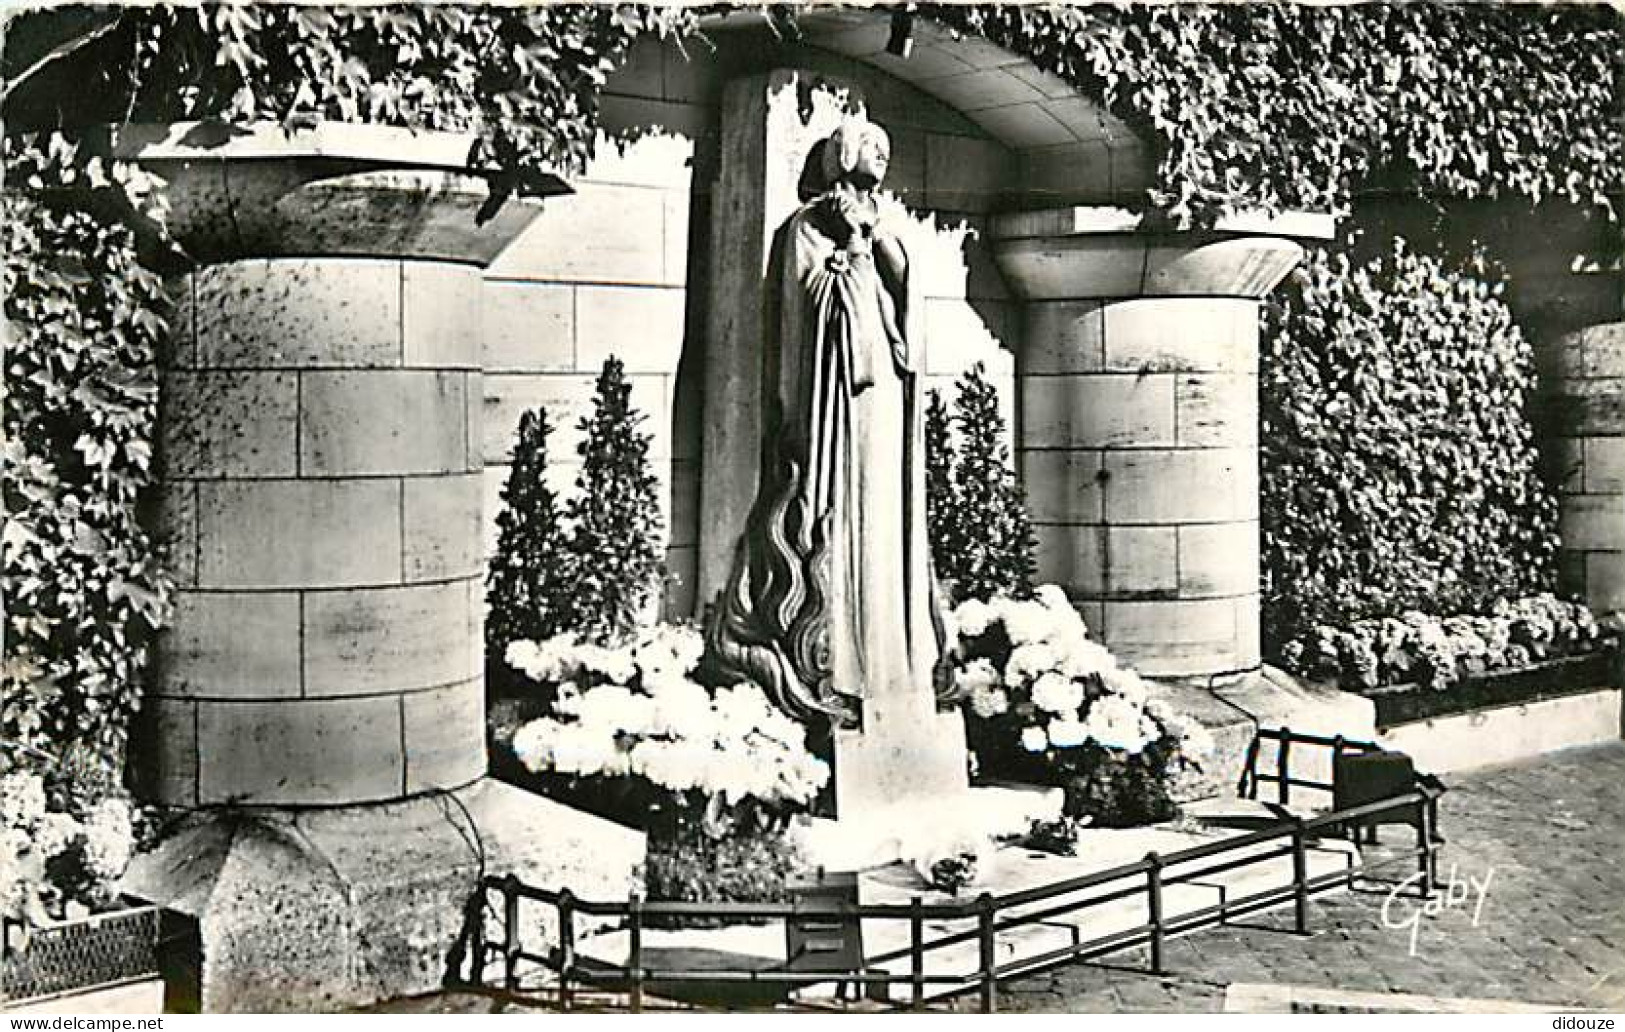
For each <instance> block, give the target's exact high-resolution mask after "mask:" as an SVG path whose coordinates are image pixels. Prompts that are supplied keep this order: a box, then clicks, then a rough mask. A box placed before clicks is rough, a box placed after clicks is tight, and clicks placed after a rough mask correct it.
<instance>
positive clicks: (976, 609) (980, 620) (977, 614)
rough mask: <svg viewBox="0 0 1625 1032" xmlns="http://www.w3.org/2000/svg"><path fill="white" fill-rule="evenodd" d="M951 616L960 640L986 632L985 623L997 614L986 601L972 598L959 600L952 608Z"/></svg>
mask: <svg viewBox="0 0 1625 1032" xmlns="http://www.w3.org/2000/svg"><path fill="white" fill-rule="evenodd" d="M953 616H954V624H955V625H956V626H957V627H958V628H959V634H960V638H961V640H963V639H965V638H976V637H980V636H981V635H983V634H986V633H987V625H988V624H989V623H990V622H992V621H993V620H994V619H996V618H997V614H996V613H994V611H993V610H992V609H991V608H990V607H989V606H988V604H987V603H986V602H982V601H980V600H978V599H974V598H972V599H966V600H965V601H964V602H961V603H960V604H959V606H958V608H956V609H955V610H954V614H953Z"/></svg>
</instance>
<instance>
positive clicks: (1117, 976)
mask: <svg viewBox="0 0 1625 1032" xmlns="http://www.w3.org/2000/svg"><path fill="white" fill-rule="evenodd" d="M1444 780H1445V782H1446V784H1447V785H1448V786H1449V787H1450V791H1449V792H1448V793H1447V794H1446V795H1445V797H1444V798H1443V799H1442V800H1441V802H1440V829H1441V830H1442V831H1443V833H1444V835H1445V836H1446V838H1447V839H1448V844H1447V845H1446V847H1445V851H1444V853H1443V857H1442V861H1441V864H1440V876H1441V877H1449V876H1450V875H1451V873H1452V869H1454V872H1455V876H1456V877H1457V878H1459V879H1462V880H1466V879H1467V878H1469V877H1471V878H1473V879H1476V880H1477V881H1478V882H1480V883H1482V882H1483V881H1484V879H1486V878H1488V879H1489V887H1488V890H1487V892H1486V893H1485V902H1484V905H1483V908H1482V911H1481V912H1480V913H1479V914H1478V923H1477V924H1476V926H1475V924H1474V920H1473V919H1474V912H1473V905H1472V903H1473V902H1474V901H1475V900H1476V896H1475V897H1474V898H1473V899H1470V900H1469V901H1468V902H1467V903H1465V904H1464V905H1461V906H1458V907H1455V908H1452V909H1446V910H1443V911H1441V912H1439V913H1437V914H1433V915H1427V916H1424V917H1422V918H1421V919H1420V928H1419V930H1418V933H1417V948H1416V954H1415V955H1414V956H1412V955H1411V952H1410V948H1411V943H1410V932H1409V930H1408V929H1406V928H1389V927H1384V925H1383V923H1382V916H1381V915H1382V907H1383V903H1384V901H1385V900H1386V899H1387V898H1388V895H1389V889H1388V888H1387V887H1385V886H1376V885H1371V886H1363V887H1361V888H1357V889H1356V890H1355V891H1353V892H1349V893H1343V894H1338V895H1332V896H1326V897H1320V898H1317V899H1316V900H1314V901H1313V902H1312V903H1311V904H1310V911H1309V917H1310V929H1311V933H1310V935H1309V936H1308V937H1303V936H1298V935H1295V934H1293V933H1292V932H1291V931H1290V930H1289V928H1290V924H1289V922H1290V916H1289V915H1288V914H1280V913H1277V914H1266V915H1260V916H1257V917H1253V918H1248V919H1247V920H1246V921H1245V922H1244V923H1243V924H1238V925H1230V926H1226V927H1221V928H1211V929H1207V930H1204V931H1200V932H1196V933H1193V934H1191V935H1188V936H1185V937H1183V938H1180V939H1176V940H1173V941H1171V942H1169V943H1168V944H1167V948H1166V950H1165V953H1164V966H1165V968H1166V969H1167V971H1168V974H1166V975H1162V976H1157V975H1151V974H1148V973H1146V972H1145V971H1144V967H1145V964H1146V961H1147V958H1146V956H1145V953H1144V951H1143V950H1142V951H1138V952H1131V953H1124V954H1119V955H1117V956H1115V957H1113V958H1111V962H1110V964H1099V963H1096V964H1073V965H1069V966H1067V967H1063V968H1059V969H1057V970H1054V971H1051V972H1049V973H1046V974H1041V975H1035V976H1032V977H1028V978H1023V979H1017V980H1014V981H1011V982H1007V983H1004V984H1002V985H1001V986H1000V987H999V1007H1000V1009H1001V1010H1005V1011H1073V1012H1097V1013H1098V1012H1106V1013H1120V1012H1134V1011H1186V1012H1189V1011H1220V1010H1223V1008H1224V1000H1225V990H1226V987H1227V986H1229V985H1231V984H1232V983H1264V984H1277V985H1292V986H1308V987H1315V988H1319V989H1339V990H1357V991H1364V992H1376V993H1409V994H1419V995H1424V996H1431V997H1470V998H1477V999H1495V1000H1507V1001H1523V1002H1527V1003H1537V1004H1548V1005H1552V1006H1554V1007H1576V1008H1580V1007H1584V1008H1591V1009H1599V1010H1605V1011H1621V1010H1625V742H1620V743H1613V744H1610V745H1606V746H1601V747H1597V748H1589V749H1581V750H1572V751H1569V752H1563V753H1554V754H1550V755H1548V756H1545V757H1542V758H1541V759H1539V760H1536V761H1532V762H1529V763H1523V764H1519V765H1516V766H1509V767H1501V768H1495V769H1490V770H1484V771H1479V772H1474V773H1471V774H1461V775H1452V776H1449V777H1446V778H1445V779H1444ZM1386 835H1387V836H1388V837H1389V838H1391V839H1392V840H1393V841H1394V842H1396V843H1398V842H1399V841H1400V840H1402V839H1403V840H1407V841H1408V840H1410V839H1411V836H1410V834H1409V833H1408V831H1407V830H1406V829H1400V828H1395V829H1391V830H1389V831H1388V832H1387V833H1386ZM1413 869H1414V868H1413V867H1410V866H1406V867H1403V868H1399V869H1396V870H1394V871H1392V872H1391V877H1392V879H1393V880H1398V879H1399V878H1403V877H1404V876H1405V875H1406V874H1408V873H1410V871H1411V870H1413ZM1418 903H1419V901H1415V900H1412V899H1410V898H1402V899H1400V900H1399V901H1396V905H1395V906H1393V907H1392V908H1391V910H1390V918H1391V919H1393V920H1395V921H1398V920H1402V919H1404V918H1406V917H1408V916H1409V915H1410V914H1411V913H1412V912H1413V911H1412V908H1414V907H1415V906H1417V905H1418ZM975 1005H976V1004H975V999H974V997H971V998H965V997H961V998H960V999H959V1000H958V1001H953V1002H949V1003H947V1004H944V1005H942V1006H943V1007H944V1008H946V1009H955V1010H973V1009H975ZM379 1009H380V1010H385V1011H393V1012H397V1013H400V1012H414V1011H416V1012H423V1011H428V1012H442V1013H444V1012H459V1011H460V1012H483V1011H488V1010H492V1009H496V1008H495V1007H494V1006H493V1001H491V1000H488V999H483V998H479V997H470V996H467V995H463V994H437V995H435V996H431V997H424V998H420V999H418V1000H412V1001H397V1002H396V1003H394V1004H386V1005H384V1006H383V1007H381V1008H379Z"/></svg>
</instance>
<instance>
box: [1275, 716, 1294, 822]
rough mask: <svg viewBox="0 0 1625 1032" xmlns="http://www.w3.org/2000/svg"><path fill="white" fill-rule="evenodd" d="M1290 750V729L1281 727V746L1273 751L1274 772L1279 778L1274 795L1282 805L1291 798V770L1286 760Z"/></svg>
mask: <svg viewBox="0 0 1625 1032" xmlns="http://www.w3.org/2000/svg"><path fill="white" fill-rule="evenodd" d="M1291 751H1292V729H1291V728H1289V727H1283V728H1281V747H1280V748H1279V749H1278V750H1276V753H1275V774H1276V776H1277V777H1278V778H1279V779H1280V780H1279V781H1277V782H1276V783H1275V787H1276V797H1277V799H1278V800H1279V801H1280V803H1281V805H1282V806H1285V805H1287V803H1288V802H1290V801H1291V799H1292V770H1291V766H1290V764H1289V762H1288V754H1289V753H1291Z"/></svg>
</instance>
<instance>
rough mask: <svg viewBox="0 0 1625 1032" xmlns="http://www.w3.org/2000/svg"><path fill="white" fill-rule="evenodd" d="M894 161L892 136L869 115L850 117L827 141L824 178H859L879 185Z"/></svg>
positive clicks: (860, 183) (835, 180)
mask: <svg viewBox="0 0 1625 1032" xmlns="http://www.w3.org/2000/svg"><path fill="white" fill-rule="evenodd" d="M890 165H891V137H890V136H887V135H886V130H884V129H882V128H880V126H878V125H876V124H874V123H873V122H871V121H869V120H868V119H866V118H849V119H847V120H846V121H845V122H842V123H841V125H840V127H839V128H838V129H836V130H835V132H833V133H831V134H830V137H829V140H828V141H827V142H826V143H825V145H824V180H825V182H828V183H831V184H833V183H837V182H840V181H841V180H843V179H851V180H855V181H856V182H857V183H858V184H859V185H861V186H876V185H878V184H879V183H880V181H881V180H883V179H885V178H886V169H887V168H888V167H889V166H890Z"/></svg>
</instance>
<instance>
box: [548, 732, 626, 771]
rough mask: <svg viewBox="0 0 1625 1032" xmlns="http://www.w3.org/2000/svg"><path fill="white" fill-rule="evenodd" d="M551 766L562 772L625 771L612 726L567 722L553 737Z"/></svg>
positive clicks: (622, 757)
mask: <svg viewBox="0 0 1625 1032" xmlns="http://www.w3.org/2000/svg"><path fill="white" fill-rule="evenodd" d="M552 767H553V769H554V770H556V771H559V772H560V773H562V774H579V775H586V774H613V773H616V772H617V768H619V769H620V770H621V772H624V769H625V762H624V756H623V754H622V750H621V749H620V748H619V747H618V746H617V745H616V742H615V737H614V733H613V731H612V729H610V728H607V727H604V726H592V725H583V724H566V725H563V726H562V727H561V728H560V729H559V732H558V734H557V735H556V736H555V737H554V739H553V763H552Z"/></svg>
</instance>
